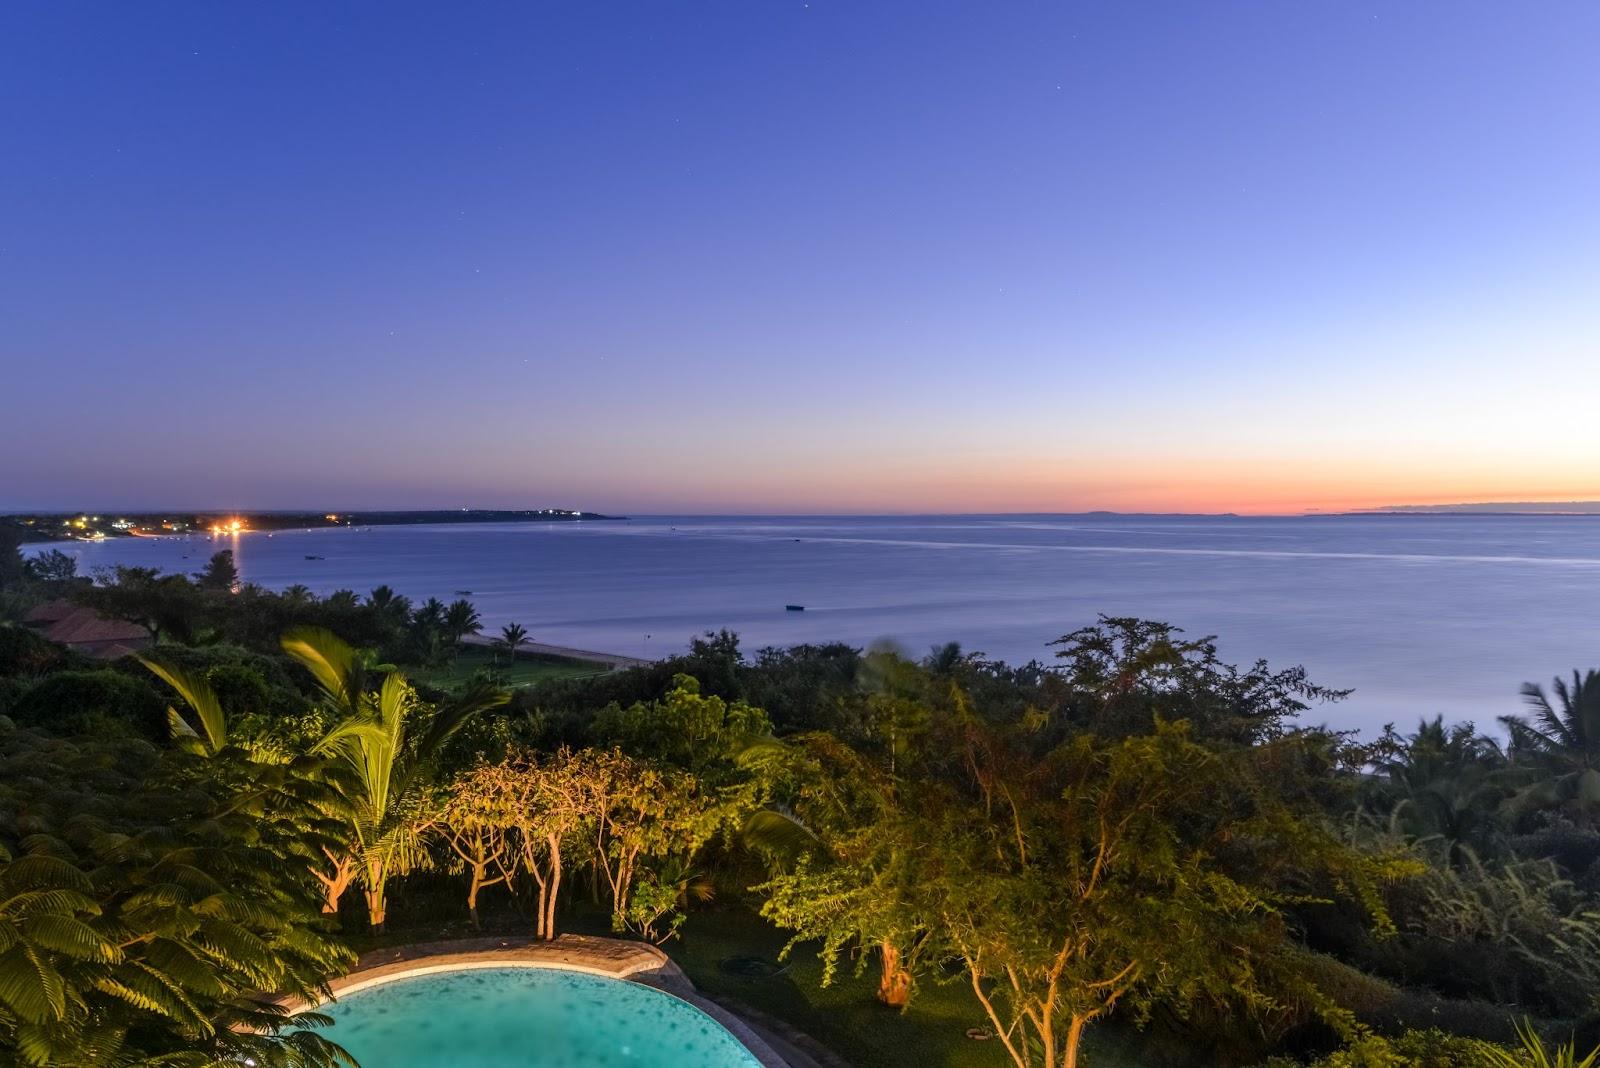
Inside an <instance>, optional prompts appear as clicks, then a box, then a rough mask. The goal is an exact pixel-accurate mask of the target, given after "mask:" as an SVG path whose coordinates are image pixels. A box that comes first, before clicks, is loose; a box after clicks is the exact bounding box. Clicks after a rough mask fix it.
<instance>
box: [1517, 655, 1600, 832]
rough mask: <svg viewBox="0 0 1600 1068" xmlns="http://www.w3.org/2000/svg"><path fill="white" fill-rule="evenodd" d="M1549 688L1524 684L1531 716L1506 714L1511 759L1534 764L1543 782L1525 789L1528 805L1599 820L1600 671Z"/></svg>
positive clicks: (1554, 681)
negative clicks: (1550, 696)
mask: <svg viewBox="0 0 1600 1068" xmlns="http://www.w3.org/2000/svg"><path fill="white" fill-rule="evenodd" d="M1550 689H1551V691H1552V692H1553V693H1554V694H1555V701H1554V702H1552V701H1551V700H1550V698H1549V697H1548V696H1547V695H1546V694H1545V692H1544V688H1543V687H1541V686H1538V685H1536V684H1535V683H1531V682H1529V683H1525V684H1524V685H1523V687H1522V698H1523V700H1524V701H1525V702H1526V703H1527V706H1528V710H1529V713H1530V715H1529V716H1528V717H1526V718H1525V717H1523V716H1502V717H1501V719H1500V722H1501V723H1503V724H1505V726H1506V730H1507V731H1509V732H1510V734H1511V757H1512V759H1513V760H1514V761H1521V762H1524V763H1526V764H1528V765H1531V766H1532V767H1533V768H1534V769H1535V770H1536V771H1537V772H1538V773H1539V776H1540V777H1539V780H1538V781H1537V782H1535V783H1534V785H1533V786H1531V787H1530V788H1529V789H1528V790H1526V791H1524V796H1523V798H1522V799H1521V800H1522V802H1523V807H1529V806H1534V807H1559V808H1562V809H1565V810H1567V811H1569V812H1571V813H1573V814H1574V815H1576V816H1577V817H1578V818H1580V819H1581V820H1584V821H1586V822H1593V821H1595V820H1596V819H1597V818H1600V671H1594V670H1591V671H1588V672H1586V673H1584V674H1582V675H1580V674H1579V673H1578V672H1577V671H1574V672H1573V673H1572V682H1571V683H1570V684H1569V683H1568V682H1567V680H1565V679H1562V678H1556V679H1554V680H1552V682H1551V686H1550Z"/></svg>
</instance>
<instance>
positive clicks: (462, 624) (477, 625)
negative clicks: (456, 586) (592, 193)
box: [444, 600, 483, 648]
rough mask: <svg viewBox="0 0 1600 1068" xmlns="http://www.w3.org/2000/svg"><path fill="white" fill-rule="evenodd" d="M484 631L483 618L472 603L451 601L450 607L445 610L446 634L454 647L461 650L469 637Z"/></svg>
mask: <svg viewBox="0 0 1600 1068" xmlns="http://www.w3.org/2000/svg"><path fill="white" fill-rule="evenodd" d="M482 629H483V618H482V617H481V616H479V615H478V610H477V609H476V608H474V607H472V602H471V601H468V600H460V601H451V602H450V607H449V608H446V609H445V610H444V632H445V633H446V634H448V635H449V636H450V644H451V645H452V646H453V647H457V648H459V647H460V645H461V642H462V640H463V639H465V638H466V636H467V635H469V634H477V633H478V632H479V631H481V630H482Z"/></svg>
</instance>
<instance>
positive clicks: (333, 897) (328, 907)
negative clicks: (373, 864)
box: [311, 855, 356, 913]
mask: <svg viewBox="0 0 1600 1068" xmlns="http://www.w3.org/2000/svg"><path fill="white" fill-rule="evenodd" d="M329 859H330V860H332V859H333V858H332V856H331V855H330V856H329ZM311 874H313V875H315V876H316V877H317V882H319V883H321V884H322V911H323V912H325V913H336V912H338V911H339V899H340V898H341V897H343V896H344V892H345V891H346V890H348V889H350V884H351V882H353V881H354V880H355V877H356V866H355V862H354V861H353V860H351V859H350V858H349V857H345V858H343V859H342V860H335V861H334V862H333V874H332V875H323V874H322V873H321V872H320V871H316V870H314V869H313V871H312V873H311Z"/></svg>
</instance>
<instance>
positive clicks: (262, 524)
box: [0, 508, 627, 542]
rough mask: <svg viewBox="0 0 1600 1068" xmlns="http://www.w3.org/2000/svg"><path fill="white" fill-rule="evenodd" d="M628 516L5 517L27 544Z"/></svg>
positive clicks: (461, 511)
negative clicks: (184, 535) (261, 531)
mask: <svg viewBox="0 0 1600 1068" xmlns="http://www.w3.org/2000/svg"><path fill="white" fill-rule="evenodd" d="M625 518H627V517H626V516H616V515H601V514H600V513H599V512H576V511H572V510H571V509H566V508H539V509H519V510H508V509H489V508H453V509H439V510H435V511H400V512H243V511H241V512H104V513H100V514H94V513H89V512H49V513H46V512H39V513H24V514H17V515H7V516H0V525H4V526H8V527H12V528H14V530H15V531H16V532H17V533H18V534H20V540H22V541H33V542H38V541H102V540H104V539H106V538H152V537H162V536H165V535H173V534H243V533H248V532H250V531H256V530H312V529H318V528H327V527H392V526H403V525H407V524H422V523H570V522H578V521H582V520H617V519H625Z"/></svg>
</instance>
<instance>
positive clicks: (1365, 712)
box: [66, 516, 1600, 728]
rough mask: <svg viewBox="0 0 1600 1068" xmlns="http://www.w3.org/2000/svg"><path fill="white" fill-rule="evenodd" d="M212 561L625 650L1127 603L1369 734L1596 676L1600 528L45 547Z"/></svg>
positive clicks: (1109, 529) (922, 640)
mask: <svg viewBox="0 0 1600 1068" xmlns="http://www.w3.org/2000/svg"><path fill="white" fill-rule="evenodd" d="M221 547H233V548H234V549H235V553H236V556H237V559H238V563H239V568H240V571H241V572H242V573H243V575H244V577H245V578H246V579H247V580H249V581H253V582H260V583H262V584H264V585H267V586H272V587H277V588H281V587H284V586H287V585H290V584H293V583H304V584H305V585H306V586H309V587H310V588H312V589H313V590H316V591H318V592H319V593H328V592H331V591H333V590H335V589H340V588H349V589H354V590H357V591H359V592H364V591H366V590H369V589H371V588H372V587H373V586H377V585H380V584H383V583H387V584H389V585H391V586H393V587H395V588H396V589H397V590H399V591H401V592H402V593H405V594H407V595H409V596H411V597H413V598H426V597H440V598H442V599H445V600H449V599H451V598H452V597H454V596H455V593H456V591H457V590H471V591H472V599H473V601H474V602H475V603H476V604H477V606H478V608H479V610H480V611H481V612H482V614H483V617H484V621H485V624H486V626H487V627H488V628H489V629H497V628H498V627H499V626H500V625H501V624H504V623H508V622H513V621H515V622H520V623H522V624H524V625H525V626H527V627H528V629H529V630H530V631H531V632H532V634H533V637H534V640H536V641H547V642H554V643H558V644H564V645H572V646H578V647H582V648H590V649H598V650H603V651H607V652H617V653H628V654H632V655H646V656H659V655H662V654H664V653H667V652H670V651H673V650H676V649H681V648H682V647H683V646H684V645H685V643H686V642H687V641H688V639H689V638H690V637H691V636H692V635H694V634H696V633H698V632H700V631H704V630H707V629H716V628H721V627H728V628H731V629H733V630H736V631H738V632H739V633H740V634H741V635H742V636H743V638H744V645H745V648H746V649H754V648H757V647H759V646H761V645H769V644H789V643H793V642H802V641H813V642H814V641H833V640H843V641H849V642H854V643H861V644H864V643H868V642H871V641H874V640H877V639H881V638H890V639H893V640H896V641H898V642H900V643H901V644H902V645H904V646H906V647H908V648H909V649H910V650H911V651H913V652H921V651H923V650H924V649H926V648H927V647H929V646H932V645H934V644H936V643H942V642H945V641H951V640H955V641H959V642H961V643H962V644H963V646H965V647H966V648H968V649H969V650H982V651H984V652H986V653H988V654H990V655H991V656H996V657H999V658H1002V659H1006V660H1013V661H1022V660H1027V659H1029V658H1033V657H1045V656H1047V655H1048V653H1049V650H1048V649H1047V648H1046V643H1047V642H1049V641H1050V640H1051V639H1053V638H1056V637H1059V636H1060V635H1061V634H1064V633H1066V632H1067V631H1070V630H1073V629H1075V628H1077V627H1079V626H1081V625H1083V624H1084V623H1086V622H1089V621H1090V620H1092V619H1093V618H1094V616H1095V614H1096V613H1097V612H1104V613H1108V614H1116V615H1142V616H1147V617H1150V618H1156V619H1164V620H1170V621H1172V622H1175V623H1177V624H1178V625H1180V626H1183V627H1185V628H1187V629H1188V630H1189V631H1190V632H1192V633H1216V634H1218V635H1220V636H1221V639H1222V641H1221V645H1222V652H1223V654H1224V655H1225V656H1228V657H1231V658H1234V659H1238V660H1245V659H1253V658H1255V657H1257V656H1262V657H1266V658H1268V659H1269V660H1271V661H1273V662H1274V663H1278V664H1285V665H1286V664H1289V663H1294V662H1299V663H1304V664H1305V665H1306V666H1307V667H1309V668H1310V669H1312V672H1313V677H1314V678H1315V679H1317V681H1319V682H1322V683H1324V684H1326V685H1329V686H1337V687H1355V688H1356V694H1355V695H1354V696H1353V697H1352V698H1351V699H1350V700H1349V701H1348V702H1346V703H1345V704H1344V705H1342V706H1338V707H1335V708H1332V709H1329V710H1327V711H1326V712H1325V713H1322V714H1321V715H1319V716H1318V717H1316V718H1322V717H1323V716H1325V717H1326V718H1328V719H1329V720H1331V721H1332V722H1335V723H1337V724H1339V725H1342V726H1359V727H1364V728H1371V727H1374V726H1377V725H1379V724H1381V723H1383V722H1385V721H1387V720H1397V721H1399V722H1401V723H1402V725H1407V726H1409V725H1410V722H1411V721H1413V720H1415V719H1416V718H1417V717H1418V716H1421V715H1425V714H1426V715H1434V714H1439V713H1443V714H1444V715H1445V717H1446V718H1447V719H1451V718H1476V719H1477V720H1478V721H1479V722H1480V724H1482V725H1485V726H1489V725H1491V724H1492V721H1493V718H1494V717H1495V716H1497V715H1501V714H1504V713H1507V712H1514V711H1516V710H1517V708H1518V705H1517V698H1516V692H1517V688H1518V686H1519V685H1520V684H1521V683H1522V682H1523V681H1524V680H1530V679H1532V680H1545V679H1547V678H1548V676H1550V675H1552V674H1554V673H1556V672H1561V671H1568V670H1570V669H1572V668H1574V667H1588V666H1600V624H1597V622H1596V618H1597V614H1596V612H1595V604H1596V601H1597V597H1596V594H1597V592H1600V517H1583V516H1572V517H1567V516H1557V517H1545V516H1539V517H1535V516H1515V517H1511V516H1470V517H1466V516H1451V517H1441V516H1426V517H1421V516H1412V517H1376V516H1374V517H1325V518H1303V519H1260V518H1192V517H1183V518H1177V517H1175V518H1133V517H1128V516H1105V517H1076V516H1074V517H1050V516H1029V517H1015V516H1008V517H943V516H941V517H932V518H917V517H905V518H900V517H896V518H801V519H790V518H782V519H777V518H767V517H762V518H696V517H659V518H649V519H634V520H629V521H627V522H618V523H561V524H515V525H485V526H442V527H375V528H368V529H361V528H354V529H348V530H341V529H332V530H319V531H309V532H303V533H302V532H280V533H277V534H275V535H273V536H271V537H268V536H267V535H265V534H246V535H241V536H237V537H222V538H217V539H215V540H214V543H213V539H211V538H195V539H162V540H127V539H124V540H113V541H108V542H104V543H99V544H92V545H89V544H85V545H72V546H68V547H66V548H69V550H70V551H72V552H73V553H75V554H76V555H78V557H79V560H80V563H79V567H80V570H87V569H90V568H93V567H97V566H102V565H107V564H111V563H133V564H144V565H151V566H158V567H162V568H164V569H168V570H195V569H197V568H199V567H200V566H201V565H202V564H203V563H204V561H205V558H206V556H207V555H208V554H209V553H211V552H212V551H214V550H215V549H216V548H221ZM308 556H316V557H319V559H315V560H312V559H307V557H308ZM791 604H793V605H804V606H805V610H804V611H803V612H792V611H785V606H786V605H791Z"/></svg>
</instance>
